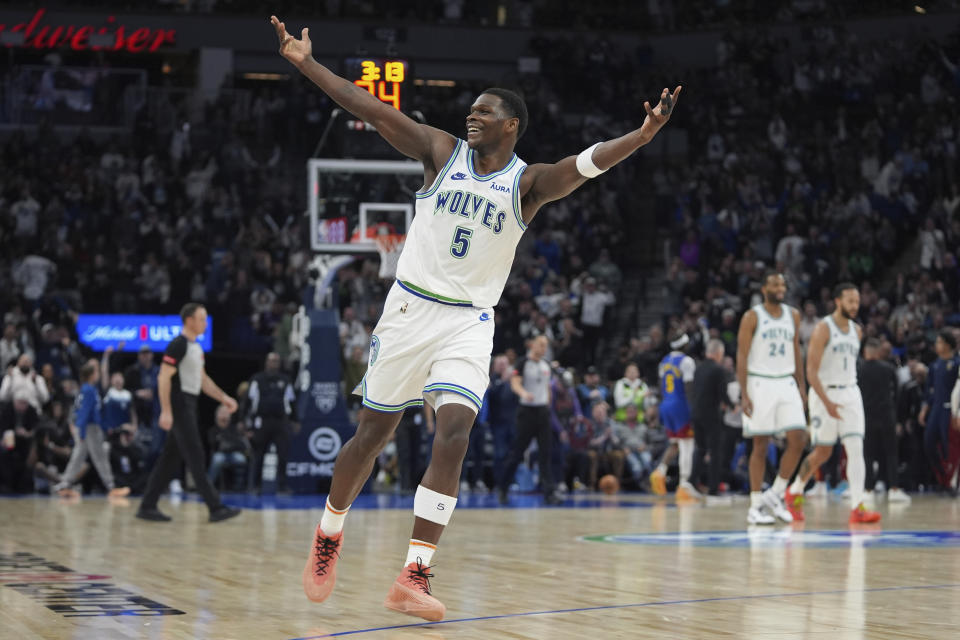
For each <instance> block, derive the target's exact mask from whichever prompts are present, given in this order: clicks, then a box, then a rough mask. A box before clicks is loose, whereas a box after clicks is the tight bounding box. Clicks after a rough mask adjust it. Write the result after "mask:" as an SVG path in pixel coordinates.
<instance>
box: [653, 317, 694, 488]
mask: <svg viewBox="0 0 960 640" xmlns="http://www.w3.org/2000/svg"><path fill="white" fill-rule="evenodd" d="M688 344H690V337H689V336H688V335H687V334H685V333H684V334H682V335H680V336H678V337H677V338H676V339H675V340H673V342H671V343H670V348H671V349H672V351H670V353H668V354H667V355H665V356H664V357H663V360H661V361H660V398H661V400H660V422H662V423H663V428H664V430H665V431H666V432H667V436H668V437H669V438H670V446H669V447H668V448H667V450H666V451H664V453H663V458H662V459H661V460H660V464H659V465H657V468H656V469H655V470H654V471H653V472H652V473H651V474H650V489H651V490H652V491H653V492H654V493H656V494H657V495H663V494H665V493H666V492H667V466H668V465H669V464H670V461H671V459H672V457H673V455H674V453H675V452H676V453H677V455H679V458H680V459H679V460H678V465H679V466H680V483H679V484H678V485H677V500H681V501H683V500H687V501H689V500H699V499H700V498H701V495H700V492H699V491H697V489H696V487H694V486H693V483H691V482H690V473H691V472H692V471H693V449H694V442H693V428H692V426H691V424H690V405H689V403H688V402H687V391H686V386H687V384H690V383H692V382H693V375H694V373H695V372H696V369H697V364H696V362H694V361H693V358H691V357H690V356H688V355H687V354H686V353H685V351H684V348H685V347H686V346H687V345H688Z"/></svg>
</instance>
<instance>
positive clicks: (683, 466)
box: [677, 438, 694, 484]
mask: <svg viewBox="0 0 960 640" xmlns="http://www.w3.org/2000/svg"><path fill="white" fill-rule="evenodd" d="M693 447H694V444H693V439H691V438H683V439H682V440H680V441H679V442H677V448H678V450H679V451H678V455H679V457H680V459H679V460H678V461H677V464H679V465H680V483H681V484H682V483H684V482H689V481H690V473H691V472H692V471H693Z"/></svg>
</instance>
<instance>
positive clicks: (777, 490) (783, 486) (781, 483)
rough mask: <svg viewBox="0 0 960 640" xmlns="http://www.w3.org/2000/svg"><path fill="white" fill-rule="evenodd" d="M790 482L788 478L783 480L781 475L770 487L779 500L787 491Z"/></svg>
mask: <svg viewBox="0 0 960 640" xmlns="http://www.w3.org/2000/svg"><path fill="white" fill-rule="evenodd" d="M788 482H789V480H787V479H786V478H781V477H780V476H779V475H778V476H777V479H776V480H774V481H773V486H772V487H770V490H771V491H773V493H774V495H776V496H777V497H778V498H782V497H783V494H784V492H785V491H786V490H787V483H788Z"/></svg>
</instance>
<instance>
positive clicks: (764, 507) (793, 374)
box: [737, 271, 807, 524]
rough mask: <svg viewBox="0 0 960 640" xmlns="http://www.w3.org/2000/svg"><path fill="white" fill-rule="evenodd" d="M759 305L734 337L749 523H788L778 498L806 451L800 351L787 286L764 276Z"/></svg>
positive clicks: (796, 315) (787, 514)
mask: <svg viewBox="0 0 960 640" xmlns="http://www.w3.org/2000/svg"><path fill="white" fill-rule="evenodd" d="M760 291H761V293H762V294H763V303H762V304H758V305H756V306H755V307H753V308H752V309H748V310H747V312H746V313H744V314H743V318H742V319H741V320H740V333H739V334H738V337H737V381H738V382H739V383H740V389H741V396H742V398H741V405H742V407H743V437H744V438H753V452H752V453H751V454H750V510H749V511H748V512H747V522H748V523H749V524H774V523H775V522H776V519H777V518H780V519H781V520H783V521H784V522H793V516H792V515H791V514H790V511H789V510H788V509H787V507H786V505H785V504H784V501H783V497H784V494H785V492H786V489H787V483H788V482H789V481H790V476H792V475H793V471H794V469H796V468H797V463H798V462H799V461H800V456H801V455H802V454H803V448H804V446H806V442H807V437H806V428H807V419H806V415H805V414H804V410H803V407H804V404H806V395H807V393H806V384H805V382H804V379H803V356H802V355H801V351H800V333H799V332H798V331H797V327H798V326H799V324H800V312H799V311H797V310H796V309H794V308H792V307H790V306H788V305H785V304H783V299H784V297H785V296H786V293H787V283H786V280H784V277H783V275H781V274H779V273H777V272H775V271H768V272H767V273H766V274H765V275H764V278H763V286H762V288H761V289H760ZM780 433H784V434H785V437H786V440H787V446H786V450H785V451H784V452H783V455H782V456H781V458H780V470H779V473H778V474H777V478H776V479H775V480H774V481H773V486H772V487H770V489H768V490H767V491H766V492H763V493H761V489H762V488H763V473H764V470H765V469H766V464H767V463H766V459H767V448H768V446H769V444H770V438H771V437H772V436H773V435H775V434H780Z"/></svg>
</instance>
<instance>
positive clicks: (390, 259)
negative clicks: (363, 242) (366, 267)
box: [375, 233, 407, 279]
mask: <svg viewBox="0 0 960 640" xmlns="http://www.w3.org/2000/svg"><path fill="white" fill-rule="evenodd" d="M406 239H407V236H406V235H403V234H399V233H390V234H384V235H378V236H376V238H375V240H376V243H377V253H379V254H380V277H381V278H390V279H393V278H396V277H397V262H399V261H400V252H401V251H403V243H404V242H405V241H406Z"/></svg>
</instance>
